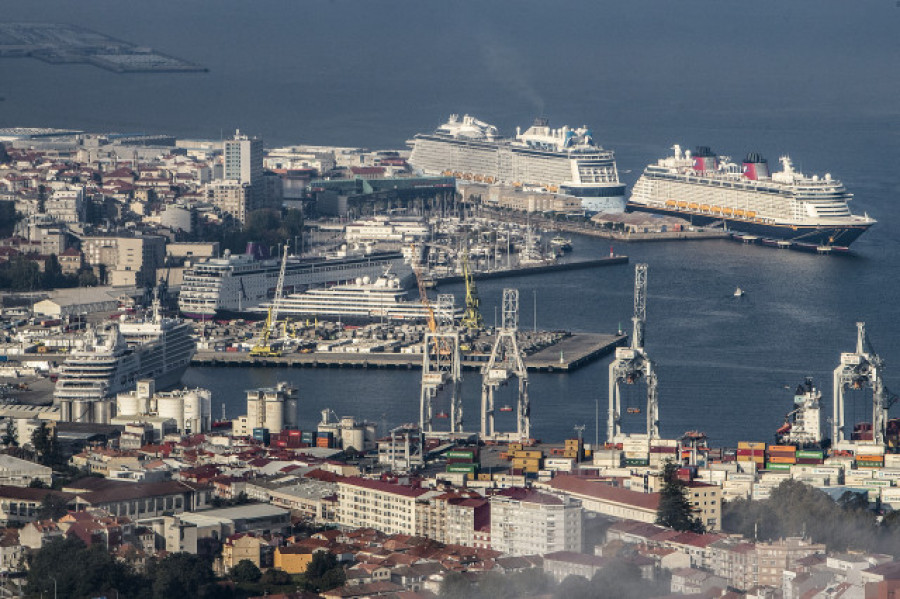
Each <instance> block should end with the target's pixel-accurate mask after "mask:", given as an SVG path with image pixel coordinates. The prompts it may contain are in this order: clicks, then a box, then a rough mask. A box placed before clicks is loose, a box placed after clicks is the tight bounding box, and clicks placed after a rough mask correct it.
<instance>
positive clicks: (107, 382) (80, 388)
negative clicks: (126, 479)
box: [53, 308, 197, 422]
mask: <svg viewBox="0 0 900 599" xmlns="http://www.w3.org/2000/svg"><path fill="white" fill-rule="evenodd" d="M196 349H197V343H196V341H195V340H194V337H193V328H192V327H191V325H190V324H189V323H187V322H185V321H183V320H179V319H174V318H164V317H162V316H160V314H159V311H158V308H155V309H154V311H153V314H152V317H150V318H146V319H142V318H129V317H124V316H123V317H122V320H121V321H119V322H108V323H105V324H103V325H100V326H99V327H94V328H91V329H89V330H88V331H87V332H86V334H85V337H84V340H83V345H82V346H81V347H80V348H78V349H76V350H75V351H73V352H72V354H71V355H70V356H69V357H68V358H67V359H66V361H65V362H63V364H62V365H61V366H60V370H59V376H58V379H57V381H56V387H55V389H54V390H53V399H54V402H55V403H56V404H58V405H59V406H60V411H61V416H62V419H63V420H65V421H75V422H108V421H109V418H110V416H111V414H110V411H111V405H112V404H111V403H110V402H105V401H99V400H103V399H108V398H111V397H114V396H115V395H116V394H117V393H120V392H122V391H127V390H129V389H132V388H134V386H135V385H136V384H137V381H138V380H139V379H154V381H155V385H156V387H157V388H160V389H165V388H168V387H172V386H174V385H176V384H178V382H179V381H180V380H181V376H182V375H183V374H184V371H185V370H186V369H187V367H188V365H189V364H190V361H191V358H192V357H193V356H194V352H195V351H196Z"/></svg>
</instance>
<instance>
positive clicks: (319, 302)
mask: <svg viewBox="0 0 900 599" xmlns="http://www.w3.org/2000/svg"><path fill="white" fill-rule="evenodd" d="M270 304H271V302H269V303H266V304H263V305H262V306H260V307H259V308H256V309H255V310H254V311H257V312H260V313H264V312H266V311H267V310H268V306H269V305H270ZM432 310H433V311H434V312H435V316H436V312H437V311H438V310H439V308H438V307H437V306H436V305H433V306H432ZM463 312H464V309H463V308H462V307H461V306H460V307H456V306H455V305H454V306H453V307H452V308H451V314H452V316H453V320H454V321H456V322H458V321H459V320H460V319H461V318H462V315H463ZM278 314H279V315H283V316H294V317H304V318H323V319H340V320H343V321H345V322H346V321H350V322H373V321H379V320H399V321H424V320H427V319H428V317H429V311H428V309H427V308H426V307H425V306H424V305H423V304H422V302H421V301H418V300H415V301H413V300H410V299H409V298H408V294H407V291H406V290H405V289H404V288H403V284H402V282H401V281H400V279H399V278H398V277H397V276H396V275H395V274H393V273H392V272H390V270H389V269H386V271H385V272H384V274H382V275H381V276H379V277H378V278H377V279H375V280H374V281H372V280H370V279H369V277H362V278H359V279H357V280H355V281H354V282H352V283H346V284H344V285H335V286H333V287H327V288H320V289H310V290H309V291H306V292H304V293H293V294H291V295H289V296H287V297H284V298H282V299H281V300H279V301H278Z"/></svg>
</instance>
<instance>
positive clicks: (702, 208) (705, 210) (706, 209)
mask: <svg viewBox="0 0 900 599" xmlns="http://www.w3.org/2000/svg"><path fill="white" fill-rule="evenodd" d="M700 210H702V211H703V212H709V204H700Z"/></svg>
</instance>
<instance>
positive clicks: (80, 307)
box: [32, 286, 135, 318]
mask: <svg viewBox="0 0 900 599" xmlns="http://www.w3.org/2000/svg"><path fill="white" fill-rule="evenodd" d="M134 291H135V290H134V289H133V288H123V287H110V286H107V287H75V288H72V289H60V290H58V291H55V292H53V295H52V296H51V297H49V298H47V299H45V300H42V301H39V302H37V303H35V304H34V306H33V308H32V309H33V310H34V313H35V314H42V315H44V316H53V317H56V318H60V317H63V316H78V315H81V314H93V313H95V312H112V311H113V310H115V309H116V308H118V307H119V300H118V298H119V297H121V296H123V295H128V296H131V295H133V294H134Z"/></svg>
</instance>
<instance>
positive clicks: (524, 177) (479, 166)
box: [408, 115, 625, 212]
mask: <svg viewBox="0 0 900 599" xmlns="http://www.w3.org/2000/svg"><path fill="white" fill-rule="evenodd" d="M408 143H409V144H410V146H411V147H412V154H411V155H410V157H409V163H410V164H411V165H412V166H413V168H415V169H417V170H420V171H422V172H423V173H425V174H426V175H439V174H443V175H448V176H449V175H453V176H455V177H457V178H459V179H465V180H472V181H479V182H486V183H504V184H509V185H517V186H524V187H541V188H544V189H546V190H547V191H551V192H554V193H556V192H558V193H564V194H569V195H573V196H577V197H579V198H581V201H582V206H583V207H584V208H585V209H586V210H588V211H592V212H601V211H605V212H610V211H616V210H618V211H621V210H622V209H623V208H624V202H625V185H624V184H623V183H620V182H619V173H618V170H617V169H616V161H615V155H614V153H613V152H612V150H605V149H603V148H602V147H600V146H598V145H596V144H595V143H594V138H593V134H592V133H591V131H590V129H587V128H586V127H581V128H577V129H571V128H569V127H561V128H559V129H551V128H550V126H549V123H548V121H547V119H544V118H538V119H535V122H534V125H532V126H531V127H529V128H528V129H527V130H526V131H525V132H522V131H521V129H519V128H517V129H516V136H515V138H514V139H507V138H503V137H500V135H499V133H498V130H497V127H495V126H493V125H490V124H488V123H485V122H483V121H480V120H478V119H476V118H475V117H473V116H469V115H465V116H463V117H462V118H459V116H458V115H451V117H450V120H449V121H447V122H446V123H444V124H443V125H441V126H440V127H438V129H437V130H436V131H435V132H434V133H420V134H418V135H416V136H415V137H414V138H413V139H412V140H410V141H409V142H408Z"/></svg>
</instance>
